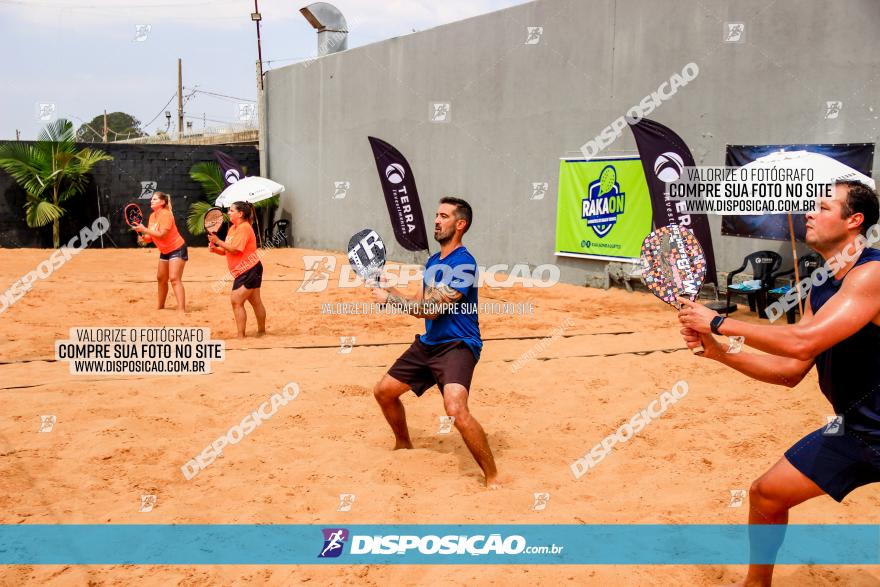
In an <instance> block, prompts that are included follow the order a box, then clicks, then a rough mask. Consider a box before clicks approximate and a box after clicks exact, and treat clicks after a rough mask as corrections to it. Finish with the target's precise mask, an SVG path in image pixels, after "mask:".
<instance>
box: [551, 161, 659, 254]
mask: <svg viewBox="0 0 880 587" xmlns="http://www.w3.org/2000/svg"><path fill="white" fill-rule="evenodd" d="M649 232H651V197H650V195H649V194H648V183H647V182H646V181H645V171H644V169H643V168H642V162H641V161H640V160H639V158H638V157H608V158H606V159H591V160H590V161H581V160H578V159H563V160H562V161H560V164H559V193H558V195H557V206H556V251H557V252H558V253H561V254H564V255H569V256H580V255H583V256H585V257H589V258H592V259H595V258H601V259H626V260H630V261H634V260H638V258H639V253H640V252H641V248H642V241H643V240H645V236H646V235H647V234H648V233H649Z"/></svg>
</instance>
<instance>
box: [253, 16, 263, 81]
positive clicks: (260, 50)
mask: <svg viewBox="0 0 880 587" xmlns="http://www.w3.org/2000/svg"><path fill="white" fill-rule="evenodd" d="M257 2H258V0H254V12H255V13H257V14H259V13H260V7H259V6H258V4H257ZM257 59H259V63H260V89H261V90H262V89H263V47H262V44H261V43H260V21H259V20H257Z"/></svg>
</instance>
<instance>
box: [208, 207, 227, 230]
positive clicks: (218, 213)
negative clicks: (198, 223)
mask: <svg viewBox="0 0 880 587" xmlns="http://www.w3.org/2000/svg"><path fill="white" fill-rule="evenodd" d="M223 220H224V218H223V210H221V209H220V208H211V209H210V210H208V211H207V212H205V219H204V225H205V232H207V233H208V234H217V233H218V232H220V229H221V228H223Z"/></svg>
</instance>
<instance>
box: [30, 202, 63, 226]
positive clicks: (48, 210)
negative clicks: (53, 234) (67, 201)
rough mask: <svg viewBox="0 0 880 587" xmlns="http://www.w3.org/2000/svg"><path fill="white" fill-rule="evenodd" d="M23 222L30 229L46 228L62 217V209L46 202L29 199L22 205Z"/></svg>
mask: <svg viewBox="0 0 880 587" xmlns="http://www.w3.org/2000/svg"><path fill="white" fill-rule="evenodd" d="M24 211H25V221H27V225H28V226H30V227H31V228H38V227H40V226H46V225H47V224H50V223H52V222H54V221H56V220H59V219H60V218H61V217H62V216H64V209H63V208H61V207H60V206H56V205H55V204H53V203H52V202H50V201H48V200H41V199H39V198H34V197H29V198H28V199H27V202H25V205H24Z"/></svg>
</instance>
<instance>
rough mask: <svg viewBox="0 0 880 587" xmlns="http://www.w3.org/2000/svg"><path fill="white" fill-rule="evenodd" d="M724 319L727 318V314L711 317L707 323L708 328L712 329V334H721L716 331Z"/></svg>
mask: <svg viewBox="0 0 880 587" xmlns="http://www.w3.org/2000/svg"><path fill="white" fill-rule="evenodd" d="M725 320H727V316H715V317H714V318H712V322H710V323H709V328H710V329H711V330H712V333H713V334H718V335H720V334H721V333H720V332H718V329H719V328H721V325H722V324H723V323H724V321H725Z"/></svg>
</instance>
